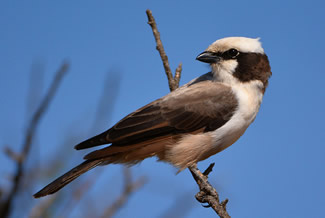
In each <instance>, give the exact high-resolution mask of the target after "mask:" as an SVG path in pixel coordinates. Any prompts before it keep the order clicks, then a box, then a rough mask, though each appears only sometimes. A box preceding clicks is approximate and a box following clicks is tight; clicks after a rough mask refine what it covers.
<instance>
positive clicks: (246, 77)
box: [196, 37, 272, 90]
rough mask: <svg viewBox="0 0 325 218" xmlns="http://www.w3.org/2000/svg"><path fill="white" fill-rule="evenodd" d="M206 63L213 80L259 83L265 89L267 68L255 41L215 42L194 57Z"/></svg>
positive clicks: (259, 44)
mask: <svg viewBox="0 0 325 218" xmlns="http://www.w3.org/2000/svg"><path fill="white" fill-rule="evenodd" d="M196 59H197V60H199V61H202V62H205V63H209V64H210V65H211V68H212V73H213V74H214V77H215V78H216V80H219V81H222V82H225V83H233V82H250V81H253V80H260V81H261V82H262V83H263V86H264V87H263V89H264V90H265V88H266V86H267V84H268V79H269V77H270V76H271V74H272V73H271V67H270V65H269V61H268V58H267V56H266V55H265V53H264V49H263V48H262V45H261V42H260V41H259V38H257V39H252V38H246V37H228V38H223V39H219V40H217V41H215V42H214V43H212V44H211V45H210V46H209V47H208V48H207V49H206V50H205V51H204V52H202V53H201V54H199V55H198V56H197V58H196Z"/></svg>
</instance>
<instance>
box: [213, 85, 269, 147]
mask: <svg viewBox="0 0 325 218" xmlns="http://www.w3.org/2000/svg"><path fill="white" fill-rule="evenodd" d="M262 88H263V83H262V82H261V81H257V80H255V81H251V82H249V83H237V84H235V85H233V86H232V89H233V92H234V93H235V95H236V97H237V99H238V108H237V110H236V112H235V113H234V115H233V117H232V118H231V119H230V120H229V121H228V122H227V123H226V124H225V125H223V126H222V127H220V128H219V129H217V130H215V131H213V132H211V133H210V134H211V136H212V137H213V138H214V142H215V143H214V146H213V147H214V149H215V151H216V152H220V151H222V150H223V149H225V148H227V147H229V146H230V145H232V144H233V143H234V142H235V141H237V140H238V139H239V137H240V136H241V135H242V134H244V132H245V130H246V129H247V127H248V126H249V125H250V124H251V123H252V122H253V121H254V119H255V117H256V114H257V112H258V110H259V108H260V105H261V102H262V98H263V93H262V91H261V90H262Z"/></svg>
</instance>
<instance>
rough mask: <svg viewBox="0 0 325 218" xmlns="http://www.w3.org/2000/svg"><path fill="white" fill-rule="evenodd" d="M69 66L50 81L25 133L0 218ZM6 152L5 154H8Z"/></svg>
mask: <svg viewBox="0 0 325 218" xmlns="http://www.w3.org/2000/svg"><path fill="white" fill-rule="evenodd" d="M68 67H69V65H68V64H67V63H63V64H62V66H61V67H60V69H59V70H58V71H57V72H56V75H55V78H54V79H53V81H52V84H51V86H50V88H49V90H48V92H47V93H46V95H45V97H44V99H43V100H42V101H41V104H40V105H39V107H38V108H37V110H36V112H35V113H34V115H33V117H32V119H31V121H30V123H29V125H28V127H27V131H26V135H25V140H24V143H23V147H22V151H21V153H20V154H19V157H20V158H19V159H17V160H16V171H15V175H14V180H13V186H12V189H11V190H10V192H9V194H8V197H7V199H6V200H5V201H4V202H3V203H2V204H1V207H0V217H1V218H5V217H8V216H9V214H10V211H11V209H12V208H11V207H12V203H13V200H14V198H15V196H16V195H17V193H18V190H19V188H20V184H21V181H22V178H23V176H24V167H25V166H24V164H25V162H26V159H27V156H28V154H29V151H30V148H31V145H32V142H33V138H34V136H35V133H36V129H37V127H38V125H39V122H40V120H41V118H42V116H43V115H44V114H45V112H46V110H47V108H48V106H49V104H50V102H51V101H52V99H53V97H54V96H55V94H56V92H57V89H58V87H59V85H60V83H61V81H62V78H63V76H64V75H65V74H66V72H67V70H68ZM8 151H9V150H7V154H8Z"/></svg>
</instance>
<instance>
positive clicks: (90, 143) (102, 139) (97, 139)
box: [74, 131, 111, 150]
mask: <svg viewBox="0 0 325 218" xmlns="http://www.w3.org/2000/svg"><path fill="white" fill-rule="evenodd" d="M107 135H108V133H107V131H105V132H103V133H101V134H99V135H96V136H94V137H92V138H90V139H87V140H85V141H83V142H81V143H79V144H78V145H76V146H75V147H74V148H75V149H77V150H81V149H85V148H91V147H95V146H98V145H104V144H109V143H111V142H110V141H108V140H107V138H106V136H107Z"/></svg>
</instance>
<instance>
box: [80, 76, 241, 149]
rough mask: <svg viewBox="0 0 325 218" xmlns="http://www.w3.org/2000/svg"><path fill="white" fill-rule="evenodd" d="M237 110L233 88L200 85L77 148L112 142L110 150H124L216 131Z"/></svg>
mask: <svg viewBox="0 0 325 218" xmlns="http://www.w3.org/2000/svg"><path fill="white" fill-rule="evenodd" d="M236 107H237V101H236V99H235V96H234V94H233V93H232V91H231V89H230V88H229V87H227V86H224V85H222V84H221V83H216V82H211V81H204V82H200V83H197V84H193V85H191V86H187V87H182V88H180V89H178V90H176V91H174V92H172V93H170V94H168V95H167V96H165V97H163V98H161V99H158V100H156V101H154V102H152V103H150V104H148V105H146V106H144V107H142V108H140V109H138V110H137V111H135V112H133V113H131V114H129V115H128V116H126V117H125V118H124V119H122V120H121V121H119V122H118V123H117V124H116V125H114V126H113V127H112V128H111V129H109V130H108V131H106V132H104V133H102V134H100V135H98V136H95V137H94V138H92V139H89V140H87V141H85V142H83V143H81V144H79V145H78V146H76V148H77V149H83V148H87V147H92V146H95V145H97V144H95V143H93V145H90V144H91V143H89V142H91V141H93V142H96V141H97V142H100V143H101V144H104V143H106V144H107V143H112V146H110V147H116V146H118V147H119V148H121V146H127V147H129V146H130V145H134V146H136V145H137V144H139V143H144V142H148V143H149V144H150V143H151V142H152V141H153V140H155V139H157V140H161V139H163V138H166V137H170V136H173V135H178V134H181V133H191V132H195V131H197V130H202V131H212V130H215V129H217V128H219V127H221V126H222V125H224V124H225V123H226V122H227V121H228V120H229V119H230V118H231V116H232V115H233V113H234V111H235V109H236ZM146 144H147V143H146ZM111 149H113V150H114V148H111ZM118 150H120V149H118ZM95 152H96V151H95Z"/></svg>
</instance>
